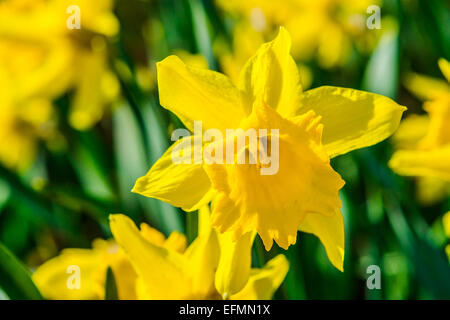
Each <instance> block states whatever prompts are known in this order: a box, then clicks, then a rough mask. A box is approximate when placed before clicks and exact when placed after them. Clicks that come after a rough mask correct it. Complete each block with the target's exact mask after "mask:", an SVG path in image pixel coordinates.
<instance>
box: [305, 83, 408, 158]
mask: <svg viewBox="0 0 450 320" xmlns="http://www.w3.org/2000/svg"><path fill="white" fill-rule="evenodd" d="M308 110H313V111H314V112H315V113H316V114H318V115H320V116H322V122H321V123H322V124H323V137H322V143H323V144H324V146H325V148H326V149H327V151H328V154H329V155H330V157H335V156H337V155H340V154H344V153H347V152H350V151H352V150H355V149H360V148H364V147H368V146H371V145H373V144H376V143H378V142H380V141H382V140H384V139H386V138H387V137H389V136H390V135H391V134H393V133H394V132H395V130H397V127H398V125H399V123H400V119H401V117H402V114H403V112H404V111H405V110H406V108H405V107H402V106H400V105H398V104H397V103H395V102H394V101H392V100H391V99H389V98H386V97H384V96H381V95H378V94H373V93H368V92H363V91H359V90H354V89H345V88H338V87H328V86H324V87H320V88H316V89H312V90H308V91H306V92H305V93H304V95H303V97H302V100H301V107H300V109H299V110H298V111H297V114H302V113H305V112H307V111H308Z"/></svg>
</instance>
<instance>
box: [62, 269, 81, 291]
mask: <svg viewBox="0 0 450 320" xmlns="http://www.w3.org/2000/svg"><path fill="white" fill-rule="evenodd" d="M66 273H67V274H70V276H68V277H67V282H66V285H67V289H69V290H80V288H81V269H80V267H79V266H77V265H70V266H68V267H67V270H66Z"/></svg>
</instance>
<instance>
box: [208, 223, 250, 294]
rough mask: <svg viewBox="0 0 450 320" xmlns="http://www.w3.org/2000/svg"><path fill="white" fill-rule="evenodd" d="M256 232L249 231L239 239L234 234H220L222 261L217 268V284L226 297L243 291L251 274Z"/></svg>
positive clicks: (218, 289)
mask: <svg viewBox="0 0 450 320" xmlns="http://www.w3.org/2000/svg"><path fill="white" fill-rule="evenodd" d="M254 238H255V233H254V232H248V233H246V234H245V235H243V236H242V237H240V238H239V239H237V241H233V234H232V233H231V232H226V233H223V234H220V235H219V239H220V262H219V267H218V268H217V272H216V278H215V284H216V289H217V291H218V292H219V293H220V294H221V296H222V297H223V298H224V299H228V298H229V297H230V296H231V295H233V294H235V293H238V292H239V291H241V290H242V289H243V288H244V286H245V285H246V284H247V281H248V279H249V276H250V267H251V260H252V259H251V258H252V256H251V249H252V244H253V239H254Z"/></svg>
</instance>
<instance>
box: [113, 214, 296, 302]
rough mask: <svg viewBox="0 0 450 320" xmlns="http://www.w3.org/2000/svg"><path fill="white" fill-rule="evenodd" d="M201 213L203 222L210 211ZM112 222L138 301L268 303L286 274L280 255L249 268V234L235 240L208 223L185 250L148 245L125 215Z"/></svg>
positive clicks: (149, 243)
mask: <svg viewBox="0 0 450 320" xmlns="http://www.w3.org/2000/svg"><path fill="white" fill-rule="evenodd" d="M201 211H202V213H201V215H203V218H202V219H200V220H204V219H205V216H207V215H208V209H206V208H202V210H201ZM205 211H206V212H205ZM206 219H208V218H207V217H206ZM110 223H111V231H112V232H113V235H114V238H115V239H116V241H117V243H118V244H119V245H120V246H121V248H123V250H124V252H125V253H126V255H127V256H128V258H129V260H130V262H131V263H132V265H133V267H134V269H135V270H136V273H137V275H138V282H137V289H136V291H137V297H138V298H139V299H177V300H178V299H220V298H221V297H223V298H225V299H270V298H271V296H272V295H273V293H274V292H275V290H276V289H277V288H278V286H279V285H280V284H281V282H282V281H283V279H284V277H285V275H286V273H287V271H288V262H287V260H286V258H285V257H284V256H283V255H278V256H277V257H275V258H273V259H272V260H270V261H269V262H268V263H267V265H266V266H264V268H262V269H251V268H250V264H251V255H250V251H251V246H252V243H253V236H251V235H248V236H247V237H244V238H242V239H240V240H239V241H237V242H233V241H231V238H230V237H229V236H228V235H223V236H222V235H218V233H217V232H216V230H214V229H212V228H211V227H210V224H209V223H204V222H203V227H200V228H199V229H200V232H199V236H198V237H197V238H196V239H195V240H194V242H193V243H192V244H191V245H190V246H189V247H188V248H187V249H186V250H185V251H177V250H173V249H171V248H167V247H166V248H164V247H161V246H157V245H155V244H153V243H151V242H149V241H147V240H146V239H145V237H144V236H143V235H142V229H141V231H139V230H138V228H137V227H136V226H135V224H134V223H133V221H131V220H130V219H129V218H128V217H126V216H124V215H111V216H110Z"/></svg>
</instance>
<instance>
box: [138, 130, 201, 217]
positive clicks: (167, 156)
mask: <svg viewBox="0 0 450 320" xmlns="http://www.w3.org/2000/svg"><path fill="white" fill-rule="evenodd" d="M193 139H194V138H193V137H185V138H182V139H180V140H178V141H177V142H175V143H174V144H173V145H172V146H171V147H170V148H169V149H168V150H167V151H166V152H165V153H164V154H163V156H162V157H161V158H160V159H159V160H158V161H156V163H155V164H154V165H153V167H152V168H151V169H150V171H149V172H148V173H147V174H146V175H145V176H143V177H141V178H139V179H138V180H137V181H136V184H135V186H134V188H133V190H132V191H133V192H135V193H139V194H141V195H143V196H146V197H150V198H156V199H159V200H162V201H165V202H167V203H170V204H171V205H173V206H175V207H181V208H182V209H183V210H185V211H194V210H197V209H198V208H200V207H201V206H203V205H205V204H206V203H208V202H209V198H208V191H209V190H210V182H209V178H208V176H207V174H206V173H205V171H204V170H203V168H202V165H201V164H184V163H174V161H173V160H172V151H174V148H178V147H182V152H190V151H191V149H192V148H191V145H192V146H193ZM186 142H187V144H186ZM191 142H192V144H191Z"/></svg>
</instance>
